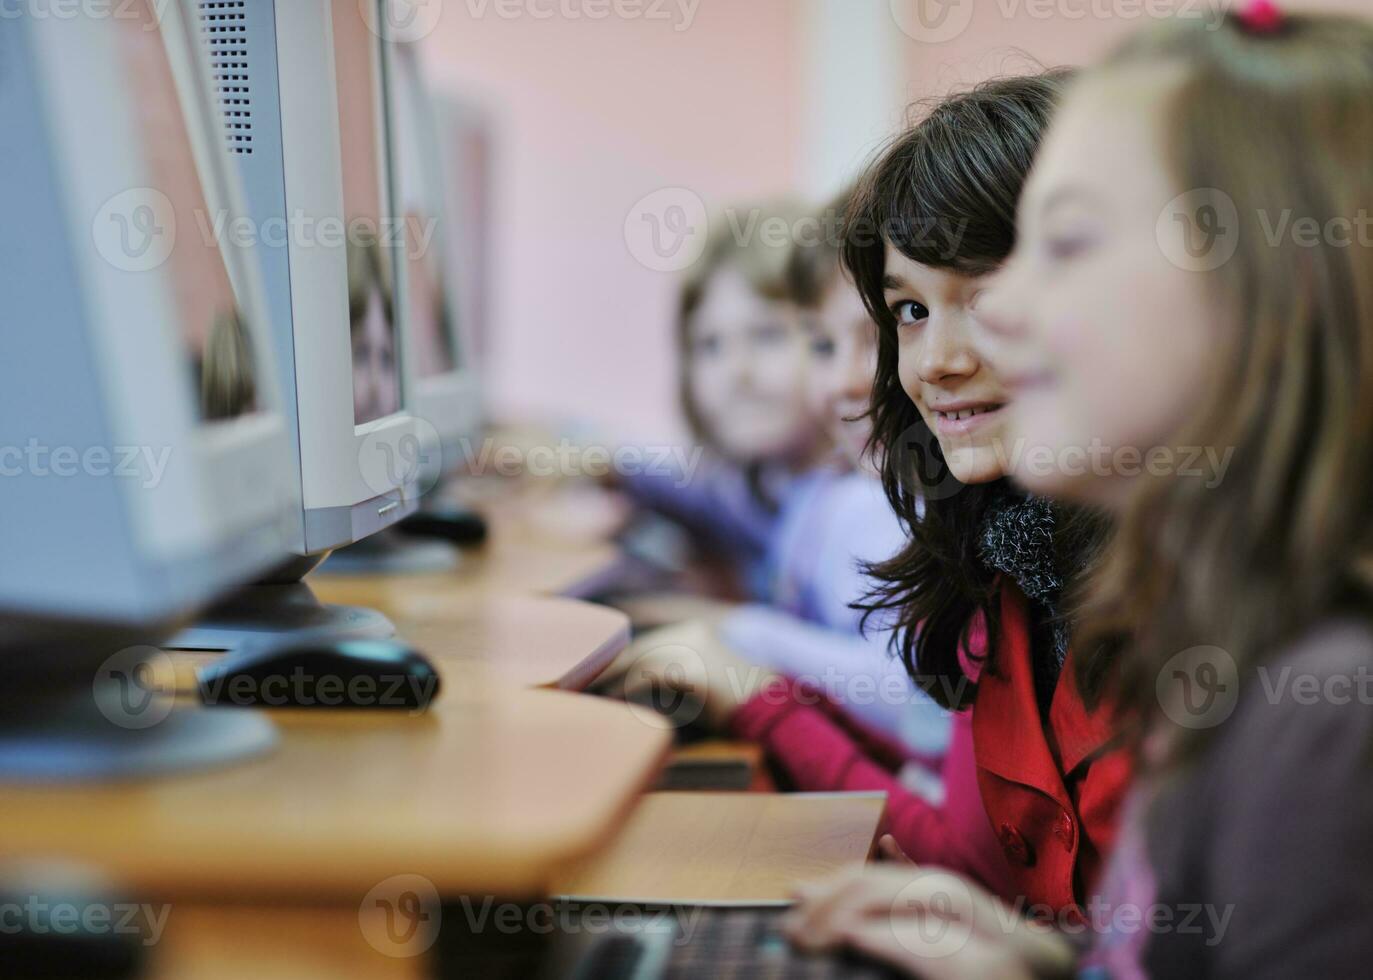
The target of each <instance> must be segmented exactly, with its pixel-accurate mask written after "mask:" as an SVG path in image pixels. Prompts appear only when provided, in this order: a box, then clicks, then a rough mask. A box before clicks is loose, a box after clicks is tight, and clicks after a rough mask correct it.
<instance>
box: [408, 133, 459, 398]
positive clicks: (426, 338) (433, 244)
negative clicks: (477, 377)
mask: <svg viewBox="0 0 1373 980" xmlns="http://www.w3.org/2000/svg"><path fill="white" fill-rule="evenodd" d="M414 148H415V146H414V144H408V145H407V146H406V147H405V149H406V150H408V151H410V152H413V151H414ZM438 221H439V218H438V216H437V215H435V214H434V213H433V211H432V210H431V209H429V208H427V207H425V206H424V205H423V204H422V203H420V202H419V201H418V200H416V199H415V198H409V199H407V200H406V202H405V235H406V261H405V265H406V269H407V279H406V282H407V284H408V285H409V287H410V320H411V323H412V326H413V330H412V331H411V336H412V337H413V338H414V342H415V348H416V349H415V358H416V364H417V369H418V373H419V376H420V377H422V378H432V377H436V376H438V375H443V374H450V373H451V372H453V371H456V370H457V368H458V351H457V343H456V341H455V340H454V330H455V327H456V322H455V313H454V309H455V304H454V303H453V302H452V300H451V294H450V291H449V290H450V287H451V284H450V283H448V282H446V281H445V278H444V274H443V246H442V243H441V242H440V240H439V239H438V237H437V233H436V231H435V229H436V226H437V224H438Z"/></svg>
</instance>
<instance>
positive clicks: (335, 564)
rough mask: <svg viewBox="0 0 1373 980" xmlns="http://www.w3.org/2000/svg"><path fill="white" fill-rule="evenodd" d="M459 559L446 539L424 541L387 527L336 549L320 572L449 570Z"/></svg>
mask: <svg viewBox="0 0 1373 980" xmlns="http://www.w3.org/2000/svg"><path fill="white" fill-rule="evenodd" d="M461 561H462V556H461V554H459V552H458V549H457V548H455V547H453V545H451V544H449V543H448V542H446V541H438V540H432V539H431V540H428V541H426V540H424V539H422V538H414V537H409V536H407V535H403V534H401V533H400V532H398V531H396V530H395V529H394V528H387V529H386V530H385V531H381V532H379V533H377V534H374V535H372V536H371V537H368V538H363V539H362V540H361V541H359V542H357V543H356V544H350V545H349V546H348V547H346V548H340V549H339V550H338V551H335V552H334V553H333V554H332V555H330V556H329V560H328V561H327V562H325V563H324V565H323V566H322V567H321V568H320V570H319V574H321V575H358V576H360V575H424V574H428V573H433V572H451V571H453V570H454V569H456V568H457V567H458V565H459V564H460V563H461Z"/></svg>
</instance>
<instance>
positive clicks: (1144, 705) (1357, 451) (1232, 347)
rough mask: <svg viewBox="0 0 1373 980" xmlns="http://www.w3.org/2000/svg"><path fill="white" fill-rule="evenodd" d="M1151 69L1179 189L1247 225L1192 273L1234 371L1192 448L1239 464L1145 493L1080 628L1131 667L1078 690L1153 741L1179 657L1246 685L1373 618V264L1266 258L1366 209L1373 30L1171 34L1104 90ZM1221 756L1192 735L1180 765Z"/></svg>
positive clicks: (1348, 23) (1358, 249)
mask: <svg viewBox="0 0 1373 980" xmlns="http://www.w3.org/2000/svg"><path fill="white" fill-rule="evenodd" d="M1139 66H1159V67H1163V68H1168V69H1174V68H1175V69H1177V71H1178V76H1179V79H1180V80H1179V81H1178V83H1177V86H1176V87H1175V88H1170V89H1169V90H1168V93H1167V96H1166V98H1167V105H1166V106H1165V110H1166V111H1165V113H1164V115H1163V116H1162V117H1161V118H1166V120H1167V123H1166V127H1165V133H1164V140H1165V154H1166V159H1167V160H1168V165H1169V166H1170V168H1171V170H1172V176H1173V178H1174V180H1175V182H1176V186H1177V187H1179V188H1180V189H1186V188H1215V189H1218V190H1220V191H1222V192H1223V193H1225V194H1227V195H1229V197H1230V198H1231V199H1232V200H1233V202H1234V204H1235V208H1236V211H1237V214H1238V221H1239V224H1238V235H1237V239H1236V240H1237V251H1236V253H1235V255H1234V257H1233V258H1231V259H1230V260H1229V261H1228V262H1226V263H1224V264H1223V265H1221V266H1220V267H1219V268H1216V269H1214V270H1213V271H1208V272H1197V273H1195V274H1196V275H1202V276H1205V277H1206V288H1207V290H1208V291H1209V293H1210V295H1211V296H1212V297H1214V299H1215V300H1216V307H1217V309H1218V310H1220V311H1223V315H1222V317H1221V321H1222V322H1221V323H1220V328H1219V329H1218V330H1217V343H1218V344H1219V345H1220V351H1219V352H1218V354H1219V356H1218V357H1217V359H1216V360H1217V364H1218V365H1219V367H1218V368H1217V371H1216V374H1215V376H1214V378H1213V379H1212V382H1211V384H1210V385H1209V386H1208V395H1207V396H1206V397H1205V403H1204V404H1203V406H1202V408H1201V409H1200V410H1199V411H1198V412H1196V413H1192V415H1191V417H1192V418H1193V419H1194V420H1195V421H1194V422H1193V423H1192V424H1191V425H1189V426H1188V430H1189V431H1186V432H1182V433H1179V434H1178V438H1179V439H1181V440H1184V441H1186V442H1187V443H1188V444H1191V445H1197V446H1212V447H1218V448H1219V447H1224V449H1226V450H1229V449H1230V448H1232V447H1233V450H1234V453H1233V457H1232V461H1231V464H1230V466H1229V469H1228V471H1227V472H1226V473H1225V474H1224V480H1223V481H1222V482H1221V484H1220V485H1219V486H1213V487H1211V488H1209V489H1208V488H1207V487H1206V486H1204V485H1203V484H1204V483H1205V482H1207V481H1201V480H1188V479H1166V478H1157V479H1153V478H1142V479H1143V480H1144V482H1142V483H1141V484H1140V485H1139V486H1138V487H1137V488H1136V489H1135V490H1134V491H1133V492H1132V494H1131V497H1132V499H1131V500H1130V501H1129V502H1128V504H1127V506H1126V507H1125V509H1124V511H1123V512H1122V514H1121V515H1120V519H1119V523H1118V531H1117V537H1116V540H1115V542H1114V544H1113V546H1112V548H1111V549H1110V552H1109V557H1108V559H1107V561H1106V562H1105V564H1104V567H1103V569H1102V570H1101V573H1100V575H1099V577H1098V578H1097V580H1096V582H1095V584H1094V589H1093V595H1092V598H1091V600H1090V601H1089V603H1088V604H1087V606H1086V608H1085V610H1084V613H1085V615H1086V618H1085V620H1084V626H1083V630H1084V635H1085V636H1088V637H1092V638H1095V639H1096V640H1100V641H1102V642H1103V643H1105V644H1106V645H1107V646H1108V647H1109V646H1111V645H1124V646H1126V647H1128V654H1127V655H1126V656H1124V657H1122V658H1120V660H1119V661H1118V662H1117V665H1116V668H1115V669H1113V667H1112V665H1110V664H1106V663H1104V662H1102V661H1101V659H1100V657H1099V656H1093V655H1089V656H1087V657H1086V658H1085V659H1083V660H1081V661H1079V667H1080V669H1081V671H1082V676H1083V677H1087V678H1093V679H1100V678H1103V677H1111V678H1112V680H1113V681H1114V683H1115V687H1116V689H1117V691H1118V695H1119V701H1120V703H1121V705H1122V706H1123V707H1124V708H1125V709H1126V710H1131V711H1132V713H1133V714H1134V715H1135V716H1136V717H1137V718H1139V719H1141V720H1144V721H1147V720H1150V719H1156V718H1157V715H1158V712H1159V710H1160V704H1159V701H1158V695H1157V693H1156V692H1157V687H1156V679H1157V678H1158V677H1159V676H1160V674H1161V671H1162V670H1163V669H1164V668H1165V666H1166V665H1167V663H1168V661H1169V660H1170V659H1172V658H1173V657H1174V656H1175V655H1177V654H1179V653H1181V652H1183V651H1186V650H1189V649H1192V648H1194V647H1197V646H1217V647H1220V648H1221V649H1223V650H1225V651H1226V652H1227V653H1228V654H1229V655H1230V656H1231V657H1232V658H1234V660H1235V663H1236V664H1237V666H1238V667H1239V676H1240V677H1241V678H1244V677H1245V675H1246V672H1247V671H1252V669H1253V668H1254V667H1256V666H1257V664H1258V663H1260V662H1261V661H1262V659H1263V658H1264V657H1265V656H1266V655H1267V654H1268V652H1270V651H1273V650H1275V649H1278V648H1280V647H1281V645H1282V644H1283V643H1284V642H1286V641H1291V640H1293V639H1295V638H1297V637H1298V636H1299V635H1300V634H1302V633H1303V632H1304V631H1306V630H1308V629H1310V628H1311V627H1312V626H1313V625H1315V624H1316V623H1317V622H1318V620H1319V619H1321V618H1322V617H1324V616H1327V615H1329V614H1330V613H1331V612H1332V611H1333V610H1334V609H1336V608H1337V607H1340V606H1342V605H1345V604H1348V603H1351V602H1352V603H1355V604H1357V605H1358V606H1359V608H1360V609H1362V610H1363V614H1364V615H1367V610H1368V609H1369V605H1368V602H1369V583H1370V576H1369V562H1370V558H1371V557H1373V491H1371V490H1370V487H1369V480H1370V478H1371V477H1373V247H1371V246H1370V244H1369V243H1368V242H1367V241H1364V242H1362V243H1353V244H1348V243H1347V244H1346V245H1345V246H1341V245H1339V244H1338V243H1336V242H1335V241H1333V240H1329V239H1328V240H1326V241H1323V242H1322V243H1320V244H1318V245H1315V246H1314V247H1312V245H1311V243H1310V242H1298V241H1296V240H1294V239H1293V237H1292V236H1284V237H1283V238H1282V240H1280V241H1273V240H1271V233H1268V232H1267V231H1266V228H1265V224H1267V225H1270V226H1271V225H1272V224H1273V223H1274V222H1276V221H1277V220H1278V216H1279V215H1280V214H1282V213H1283V212H1285V211H1286V212H1288V213H1289V214H1290V215H1291V216H1293V218H1294V219H1295V218H1302V217H1310V218H1315V219H1316V220H1317V221H1319V222H1321V226H1322V227H1323V228H1324V227H1326V224H1325V223H1326V222H1327V221H1329V220H1331V219H1336V218H1342V219H1346V220H1352V219H1354V218H1355V216H1356V215H1358V214H1361V213H1362V214H1366V213H1367V209H1368V208H1369V207H1370V206H1373V25H1370V24H1368V23H1367V22H1364V21H1361V20H1357V19H1353V18H1345V17H1335V16H1319V15H1309V16H1303V15H1292V16H1289V17H1288V18H1286V20H1285V22H1284V23H1283V25H1282V26H1281V27H1280V28H1279V29H1277V30H1276V31H1267V32H1251V31H1249V30H1247V29H1246V28H1245V26H1244V25H1243V23H1242V22H1241V21H1239V20H1236V19H1235V18H1233V17H1231V18H1228V19H1227V20H1226V21H1225V23H1224V24H1222V25H1221V27H1220V29H1219V30H1214V31H1208V30H1203V29H1198V28H1196V27H1195V26H1194V25H1189V24H1186V23H1183V22H1177V23H1167V24H1164V25H1161V26H1159V27H1157V28H1155V29H1152V30H1148V31H1146V32H1144V33H1141V34H1139V35H1137V36H1135V37H1134V38H1132V39H1131V40H1129V41H1128V42H1127V43H1126V44H1125V46H1124V47H1123V48H1121V49H1120V50H1119V51H1118V52H1117V53H1116V54H1115V55H1114V56H1113V57H1111V58H1110V59H1109V60H1108V61H1107V62H1106V64H1105V65H1104V66H1103V67H1102V68H1100V69H1097V71H1100V72H1111V71H1116V70H1119V69H1122V68H1135V67H1139ZM1091 648H1092V647H1091V644H1090V643H1089V646H1088V649H1091ZM1113 675H1114V676H1113ZM1211 734H1213V733H1212V732H1210V731H1208V730H1206V729H1201V730H1197V731H1188V732H1179V733H1178V735H1179V738H1178V739H1177V740H1176V741H1175V742H1174V744H1173V746H1172V748H1171V753H1170V754H1171V758H1172V759H1173V760H1174V761H1182V760H1184V759H1185V758H1187V757H1190V756H1194V754H1195V752H1196V751H1197V750H1198V749H1199V748H1200V747H1201V746H1203V745H1204V744H1205V743H1206V741H1207V739H1208V738H1209V737H1210V735H1211Z"/></svg>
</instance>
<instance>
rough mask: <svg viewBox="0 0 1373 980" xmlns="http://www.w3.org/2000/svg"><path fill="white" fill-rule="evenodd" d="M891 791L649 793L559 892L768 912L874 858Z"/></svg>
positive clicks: (560, 882) (560, 884)
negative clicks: (808, 885) (803, 888)
mask: <svg viewBox="0 0 1373 980" xmlns="http://www.w3.org/2000/svg"><path fill="white" fill-rule="evenodd" d="M886 805H887V797H886V794H885V793H790V794H780V795H779V794H765V793H651V794H649V795H647V796H645V797H644V798H643V799H642V800H641V801H640V803H639V805H638V806H637V807H636V808H635V810H634V814H633V816H632V817H630V820H629V823H628V824H627V825H626V826H625V828H624V830H622V831H621V832H620V834H619V836H618V837H616V839H615V841H614V843H612V844H611V845H610V847H608V848H607V849H606V850H605V851H603V852H601V853H599V854H596V855H595V856H593V857H591V858H589V859H587V860H585V861H584V862H583V863H582V864H581V865H580V866H579V867H577V868H575V869H574V870H573V871H572V872H571V873H569V874H568V875H567V876H566V877H564V878H561V879H559V880H558V882H557V883H556V888H557V890H558V892H559V894H563V895H570V896H576V897H579V898H587V899H608V900H619V901H638V902H661V903H674V902H686V903H701V904H725V905H741V904H742V905H766V904H774V903H782V902H789V901H790V900H791V897H792V893H793V891H794V889H795V887H796V886H797V885H798V884H801V883H803V882H806V881H811V880H813V879H815V878H819V877H823V876H824V875H826V874H829V873H832V872H834V871H838V870H839V869H840V868H843V867H844V866H846V865H849V864H855V863H861V862H862V861H864V860H866V859H867V858H868V856H869V855H870V854H871V853H872V848H873V845H874V843H875V838H876V835H877V827H878V823H879V821H880V820H881V819H882V812H883V810H884V809H885V808H886Z"/></svg>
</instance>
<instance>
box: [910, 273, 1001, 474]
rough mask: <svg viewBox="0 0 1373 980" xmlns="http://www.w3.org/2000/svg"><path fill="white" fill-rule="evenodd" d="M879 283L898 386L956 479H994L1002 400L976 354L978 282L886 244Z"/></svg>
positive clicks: (981, 338)
mask: <svg viewBox="0 0 1373 980" xmlns="http://www.w3.org/2000/svg"><path fill="white" fill-rule="evenodd" d="M886 281H887V288H886V295H885V298H886V302H887V306H888V308H889V309H890V310H891V311H892V315H893V316H894V317H895V318H896V341H897V351H898V355H899V356H898V365H897V370H898V373H899V374H900V377H901V387H902V388H904V389H905V391H906V394H907V395H908V396H909V397H910V399H911V401H912V402H914V403H915V407H916V408H917V409H919V411H920V416H921V418H923V419H924V420H925V424H926V425H927V426H929V428H930V431H931V432H932V433H934V437H935V438H936V439H938V440H939V447H940V449H941V450H943V453H944V459H945V460H946V461H947V462H948V464H949V470H950V472H951V473H952V474H953V475H954V476H955V477H956V478H957V479H958V480H959V481H961V482H963V483H969V484H971V483H989V482H991V481H992V480H996V479H1000V478H1001V477H1002V476H1004V475H1005V469H1006V464H1005V456H1004V450H1003V443H1004V434H1005V428H1006V417H1007V412H1006V402H1007V401H1008V400H1009V398H1010V396H1009V395H1008V394H1007V391H1006V387H1005V385H1003V384H1002V383H1001V379H1000V378H999V377H998V376H997V374H996V373H995V372H994V371H993V370H992V368H991V366H990V364H989V363H988V362H987V360H986V359H985V358H984V357H983V356H982V353H981V351H980V347H981V345H982V343H983V342H984V341H985V336H984V335H985V333H986V331H984V330H982V329H981V327H980V326H979V324H978V321H977V320H976V319H975V318H974V317H973V312H972V308H973V306H974V305H975V304H978V305H980V302H979V296H980V294H981V292H982V289H983V285H984V284H983V280H982V279H981V278H978V277H973V276H968V275H963V274H961V273H957V272H952V271H949V270H947V269H936V268H933V267H931V266H927V265H922V264H921V263H919V262H916V261H915V260H914V259H910V258H907V257H906V256H904V255H902V254H901V253H900V252H898V251H897V250H896V249H894V248H891V247H890V246H889V247H888V248H887V271H886Z"/></svg>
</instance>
